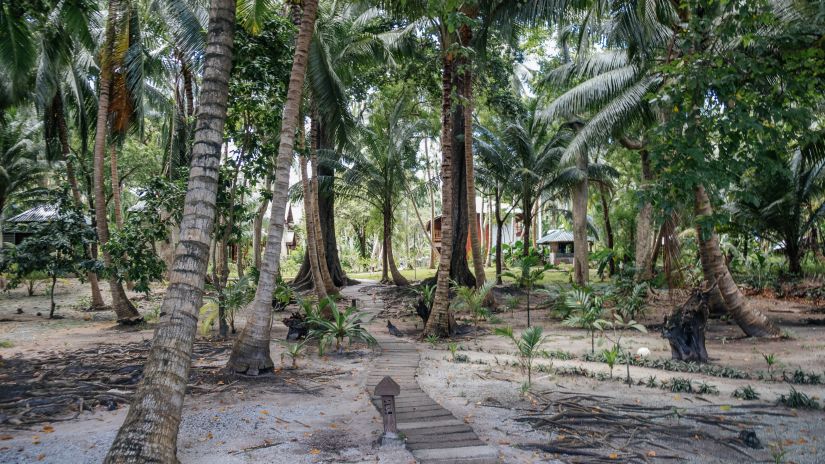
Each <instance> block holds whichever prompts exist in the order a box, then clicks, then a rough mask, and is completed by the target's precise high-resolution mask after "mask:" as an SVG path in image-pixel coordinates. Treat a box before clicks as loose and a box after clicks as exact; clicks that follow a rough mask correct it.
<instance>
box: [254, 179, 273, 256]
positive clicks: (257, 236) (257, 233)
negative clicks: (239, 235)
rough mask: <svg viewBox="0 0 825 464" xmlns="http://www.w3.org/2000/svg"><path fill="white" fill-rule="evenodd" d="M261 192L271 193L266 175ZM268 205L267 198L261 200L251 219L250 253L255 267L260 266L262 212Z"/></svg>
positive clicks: (269, 182) (264, 211)
mask: <svg viewBox="0 0 825 464" xmlns="http://www.w3.org/2000/svg"><path fill="white" fill-rule="evenodd" d="M263 192H264V193H265V194H266V195H272V179H271V178H269V177H268V176H267V178H266V183H265V184H264V190H263ZM268 206H269V198H268V197H266V199H264V200H262V201H261V204H260V205H259V206H258V211H257V212H256V213H255V219H253V221H252V255H253V260H254V263H255V269H260V268H261V252H262V251H263V243H262V241H261V240H262V238H263V237H262V235H263V232H262V230H261V229H262V228H263V225H264V214H266V210H267V208H268Z"/></svg>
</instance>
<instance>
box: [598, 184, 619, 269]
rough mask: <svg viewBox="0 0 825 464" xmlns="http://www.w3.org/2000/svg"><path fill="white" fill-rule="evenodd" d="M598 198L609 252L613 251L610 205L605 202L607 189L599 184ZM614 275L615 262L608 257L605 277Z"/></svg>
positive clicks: (612, 258)
mask: <svg viewBox="0 0 825 464" xmlns="http://www.w3.org/2000/svg"><path fill="white" fill-rule="evenodd" d="M599 198H601V202H602V217H603V218H604V235H605V238H606V239H607V248H609V249H610V250H611V251H614V250H613V225H612V224H611V223H610V203H609V202H608V201H607V187H606V186H605V185H604V184H602V183H600V184H599ZM615 273H616V260H615V259H614V257H613V256H611V257H610V261H608V263H607V275H608V276H610V277H613V274H615Z"/></svg>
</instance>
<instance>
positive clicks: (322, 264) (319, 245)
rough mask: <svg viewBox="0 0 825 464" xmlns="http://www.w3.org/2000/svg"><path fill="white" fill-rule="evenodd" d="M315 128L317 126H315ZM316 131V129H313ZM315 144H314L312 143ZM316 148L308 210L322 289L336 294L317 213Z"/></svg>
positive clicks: (319, 216)
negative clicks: (322, 284)
mask: <svg viewBox="0 0 825 464" xmlns="http://www.w3.org/2000/svg"><path fill="white" fill-rule="evenodd" d="M316 126H317V124H316ZM315 130H316V131H317V127H316V129H315ZM313 140H317V137H313ZM313 143H315V142H313ZM317 150H318V146H317V145H316V146H315V147H314V148H313V150H312V151H311V161H312V177H311V178H310V182H309V191H310V194H311V195H310V200H311V201H310V205H309V206H310V208H311V211H312V227H313V228H314V229H315V248H316V252H317V256H318V263H319V265H318V268H319V270H320V271H321V278H322V279H323V282H324V288H325V289H326V291H327V293H337V292H338V289H337V288H335V283H333V281H332V275H331V274H330V272H329V266H328V265H327V263H328V261H327V252H326V243H324V231H323V230H322V228H321V213H320V212H319V209H320V207H319V205H320V201H319V199H318V198H319V195H320V192H319V188H318V152H317Z"/></svg>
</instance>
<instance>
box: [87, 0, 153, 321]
mask: <svg viewBox="0 0 825 464" xmlns="http://www.w3.org/2000/svg"><path fill="white" fill-rule="evenodd" d="M117 8H118V4H117V2H116V1H115V0H111V1H110V2H109V19H108V24H107V26H106V46H105V49H104V51H103V53H104V56H103V59H102V60H101V61H102V64H101V72H100V79H99V82H100V95H99V97H98V106H97V126H96V132H95V146H94V169H93V183H94V191H95V195H94V197H95V221H96V222H97V239H98V242H100V245H101V248H102V250H101V251H102V252H103V263H104V264H105V265H106V267H107V268H111V266H112V257H111V256H110V255H109V252H108V251H107V250H106V247H105V245H106V243H107V242H108V241H109V222H108V218H107V217H106V197H105V194H104V191H103V157H104V155H105V151H106V122H107V120H108V118H109V99H110V96H111V95H110V94H111V88H112V64H111V61H110V59H109V58H110V57H111V55H112V52H111V51H112V47H113V46H114V35H115V21H116V17H117ZM108 280H109V289H110V291H111V293H112V309H113V310H114V311H115V314H116V315H117V320H118V322H119V323H126V324H134V323H136V322H138V321H141V320H142V318H141V317H140V313H138V311H137V309H136V308H135V306H134V305H132V303H131V302H130V301H129V298H128V297H127V296H126V291H125V290H123V284H122V283H121V282H120V281H119V280H118V279H117V278H116V277H114V276H111V277H109V279H108Z"/></svg>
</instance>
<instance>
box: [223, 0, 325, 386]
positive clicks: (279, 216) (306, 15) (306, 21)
mask: <svg viewBox="0 0 825 464" xmlns="http://www.w3.org/2000/svg"><path fill="white" fill-rule="evenodd" d="M317 12H318V0H304V8H303V14H302V17H301V27H300V29H299V31H298V38H297V40H296V44H295V57H294V59H293V61H292V71H291V72H290V75H289V86H288V88H287V95H286V101H285V102H284V112H283V117H282V121H281V138H280V145H279V146H278V160H277V164H276V167H275V192H274V195H273V196H272V208H271V210H270V213H269V234H268V235H267V238H266V251H265V252H264V257H263V261H262V262H261V269H260V277H259V278H258V288H257V290H256V292H255V299H254V301H253V302H252V307H251V308H250V314H249V318H248V320H247V322H246V326H245V327H244V330H243V332H241V336H240V337H239V338H238V341H237V342H236V343H235V346H233V347H232V354H231V355H230V357H229V363H228V367H229V368H230V369H232V370H234V371H235V372H245V373H247V374H250V375H256V374H258V373H259V372H261V371H266V370H270V369H272V367H273V366H274V363H273V362H272V357H271V356H270V354H269V342H270V327H271V325H272V292H273V291H275V277H276V275H277V274H278V272H279V270H280V269H279V265H280V262H279V261H280V258H281V240H282V238H283V233H284V220H285V217H284V215H285V213H286V202H287V196H288V194H289V168H290V166H291V165H292V151H293V148H294V146H295V131H296V130H297V128H298V115H299V110H300V106H301V92H302V90H303V87H304V78H305V76H306V67H307V52H308V50H309V43H310V40H311V39H312V32H313V30H314V28H315V16H316V13H317Z"/></svg>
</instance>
